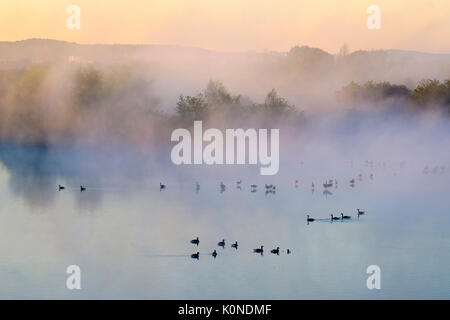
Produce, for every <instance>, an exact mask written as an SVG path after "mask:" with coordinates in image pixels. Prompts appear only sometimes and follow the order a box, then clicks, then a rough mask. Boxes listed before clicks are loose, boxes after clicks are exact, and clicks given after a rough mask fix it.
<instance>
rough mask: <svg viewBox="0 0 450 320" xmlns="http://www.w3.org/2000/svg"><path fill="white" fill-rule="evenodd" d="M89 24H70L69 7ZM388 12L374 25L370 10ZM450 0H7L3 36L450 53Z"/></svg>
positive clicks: (1, 13) (0, 11)
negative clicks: (76, 8) (72, 27)
mask: <svg viewBox="0 0 450 320" xmlns="http://www.w3.org/2000/svg"><path fill="white" fill-rule="evenodd" d="M72 4H75V5H78V6H79V7H80V10H81V15H80V17H81V27H80V29H79V30H77V29H75V30H70V29H68V28H67V26H66V21H67V19H68V17H69V14H68V13H67V12H66V9H67V7H68V6H69V5H72ZM374 4H375V5H378V6H379V8H380V9H381V28H380V29H379V30H369V29H368V28H367V26H366V21H367V19H368V18H369V15H370V14H368V13H367V12H366V10H367V8H368V7H369V6H370V5H374ZM449 17H450V1H449V0H395V1H393V0H313V1H311V0H308V1H306V0H69V1H67V0H56V1H55V0H0V41H17V40H24V39H29V38H47V39H57V40H65V41H73V42H78V43H123V44H143V43H151V44H171V45H182V46H194V47H201V48H205V49H212V50H219V51H248V50H256V51H270V50H274V51H286V50H289V48H291V47H292V46H294V45H309V46H313V47H319V48H322V49H324V50H327V51H329V52H331V53H336V52H338V51H339V48H341V47H342V45H343V44H347V45H348V48H349V50H350V51H355V50H360V49H363V50H371V49H404V50H416V51H426V52H435V53H450V19H449Z"/></svg>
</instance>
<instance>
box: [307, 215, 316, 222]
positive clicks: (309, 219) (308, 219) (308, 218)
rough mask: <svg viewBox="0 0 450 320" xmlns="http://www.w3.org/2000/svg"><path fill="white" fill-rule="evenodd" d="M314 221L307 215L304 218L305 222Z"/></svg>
mask: <svg viewBox="0 0 450 320" xmlns="http://www.w3.org/2000/svg"><path fill="white" fill-rule="evenodd" d="M315 220H316V219H314V218H310V217H309V214H308V215H307V216H306V221H308V222H313V221H315Z"/></svg>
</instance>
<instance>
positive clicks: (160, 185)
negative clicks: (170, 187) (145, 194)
mask: <svg viewBox="0 0 450 320" xmlns="http://www.w3.org/2000/svg"><path fill="white" fill-rule="evenodd" d="M165 188H166V185H165V184H162V182H160V183H159V191H161V190H163V189H165Z"/></svg>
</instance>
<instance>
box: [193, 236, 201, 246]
mask: <svg viewBox="0 0 450 320" xmlns="http://www.w3.org/2000/svg"><path fill="white" fill-rule="evenodd" d="M191 243H192V244H196V245H197V246H198V244H199V243H200V239H199V238H198V237H197V238H196V239H193V240H191Z"/></svg>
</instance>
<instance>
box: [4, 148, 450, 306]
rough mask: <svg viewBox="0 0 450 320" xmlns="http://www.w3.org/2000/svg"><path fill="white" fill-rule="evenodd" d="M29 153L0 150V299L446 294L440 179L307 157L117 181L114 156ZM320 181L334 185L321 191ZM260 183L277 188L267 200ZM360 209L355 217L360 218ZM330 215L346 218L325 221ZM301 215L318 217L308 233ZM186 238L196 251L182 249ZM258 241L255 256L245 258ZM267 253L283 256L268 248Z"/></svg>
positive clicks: (447, 241) (154, 172)
mask: <svg viewBox="0 0 450 320" xmlns="http://www.w3.org/2000/svg"><path fill="white" fill-rule="evenodd" d="M18 152H20V155H18ZM39 153H40V151H36V150H27V149H26V148H25V149H24V150H22V149H21V150H19V151H17V150H16V149H14V150H12V151H11V150H5V149H3V150H2V157H1V158H0V298H3V299H9V298H24V299H30V298H38V299H49V298H57V299H107V298H114V299H115V298H124V299H135V298H136V299H327V298H331V299H380V298H383V299H391V298H400V299H422V298H424V299H429V298H444V299H448V298H450V273H449V270H450V234H449V230H450V197H449V187H450V180H449V172H446V173H445V174H440V173H436V174H433V173H432V172H431V170H430V173H429V174H427V175H425V174H423V173H422V169H423V164H422V163H414V162H411V163H410V162H407V164H406V166H405V167H404V168H401V167H400V165H399V163H397V162H388V163H387V164H386V167H382V166H377V165H375V166H374V167H373V168H370V167H367V166H365V165H364V161H362V160H361V161H356V160H355V162H354V164H353V166H352V165H351V163H350V161H347V160H342V161H334V162H335V163H334V165H333V167H332V168H327V169H324V167H321V166H319V165H315V164H314V163H312V162H310V161H308V160H305V161H304V162H303V163H300V161H293V162H292V163H290V164H284V165H283V164H281V165H280V173H279V174H278V175H276V176H273V177H267V176H266V177H264V176H260V175H259V174H258V169H257V168H252V169H248V168H247V167H237V166H236V167H233V168H228V167H227V168H220V169H212V168H211V169H208V168H207V169H205V168H195V167H189V168H188V167H184V168H181V167H175V166H174V165H169V164H167V163H166V165H165V166H157V165H155V166H149V167H148V168H146V169H145V170H143V171H145V172H146V174H142V172H141V171H136V172H128V173H129V174H121V173H123V172H127V171H130V170H131V169H130V168H134V166H133V165H131V164H130V163H128V162H127V160H124V159H121V158H120V157H117V160H114V161H115V162H114V161H113V162H114V164H113V165H110V166H109V165H103V164H102V161H101V160H99V159H91V161H88V162H85V163H87V164H85V165H83V166H70V165H68V167H64V168H62V167H61V166H60V162H61V157H60V156H59V155H49V156H46V157H41V156H40V155H39ZM68 159H72V160H67V159H66V160H65V162H66V163H67V162H70V161H72V162H76V161H75V160H73V157H71V156H69V157H68ZM431 165H433V164H431ZM126 168H128V169H126ZM336 168H339V170H337V169H336ZM430 169H431V168H430ZM121 170H122V172H121ZM213 170H214V171H213ZM131 171H134V169H132V170H131ZM359 173H361V174H362V181H359V180H358V174H359ZM370 173H373V174H374V178H373V180H371V179H369V174H370ZM328 178H330V179H331V178H333V179H334V178H335V179H337V181H338V185H337V188H335V187H333V188H330V191H331V192H332V195H328V196H325V195H324V194H323V190H324V188H323V187H322V183H323V182H324V181H325V180H326V179H328ZM352 178H355V179H356V184H355V187H351V186H350V185H349V183H348V181H349V180H350V179H352ZM240 179H242V180H243V182H242V189H241V190H240V189H238V188H236V181H238V180H240ZM294 179H299V184H298V188H295V187H294ZM160 181H162V182H164V183H165V184H166V186H167V188H166V189H165V190H162V191H160V189H159V182H160ZM196 181H199V183H200V190H199V192H198V193H197V192H196V190H195V182H196ZM221 181H223V182H224V184H225V185H226V190H225V191H224V192H222V193H221V192H220V187H219V184H220V182H221ZM312 182H314V183H315V191H314V193H313V192H312V190H311V183H312ZM264 183H270V184H275V185H276V187H277V189H276V194H268V195H266V194H265V192H264ZM58 184H62V185H65V186H66V187H67V189H66V190H63V191H58ZM81 184H83V185H85V186H86V187H87V190H86V191H85V192H83V193H81V192H80V190H79V186H80V185H81ZM250 184H257V185H258V189H257V192H254V193H252V192H250ZM357 208H360V209H362V210H365V211H366V215H364V216H361V217H360V218H359V219H358V218H357V217H356V209H357ZM340 212H343V213H344V214H346V215H351V216H352V219H351V220H350V221H348V222H340V221H335V222H333V223H331V222H330V220H329V217H330V214H334V215H339V214H340ZM307 214H309V215H310V216H311V217H314V218H324V219H325V220H324V221H314V222H312V223H310V224H309V225H308V224H307V223H306V215H307ZM197 236H198V237H200V245H199V246H198V247H197V246H195V245H193V244H191V243H189V241H190V240H191V239H194V238H195V237H197ZM222 239H225V240H226V247H225V248H224V249H222V248H220V247H218V246H217V243H218V242H219V241H221V240H222ZM234 241H238V243H239V247H238V249H237V250H235V249H233V248H231V243H232V242H234ZM261 245H264V248H265V249H266V250H265V253H264V255H263V256H261V255H258V254H255V253H253V251H252V250H253V248H257V247H259V246H261ZM278 246H279V247H280V248H281V253H280V255H279V256H277V255H274V254H271V253H270V250H271V249H273V248H276V247H278ZM287 248H289V249H290V250H291V251H292V253H291V254H290V255H287V254H286V249H287ZM214 249H216V250H217V252H218V256H217V258H215V259H214V258H213V257H212V256H211V254H210V253H211V252H212V251H213V250H214ZM197 251H199V252H200V258H199V260H196V259H191V257H190V255H191V254H193V253H195V252H197ZM69 265H78V266H80V268H81V286H82V289H81V290H68V289H67V288H66V279H67V277H68V275H67V274H66V268H67V266H69ZM369 265H378V266H379V267H380V268H381V290H368V289H367V287H366V280H367V278H368V276H369V275H368V274H367V273H366V269H367V267H368V266H369Z"/></svg>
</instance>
